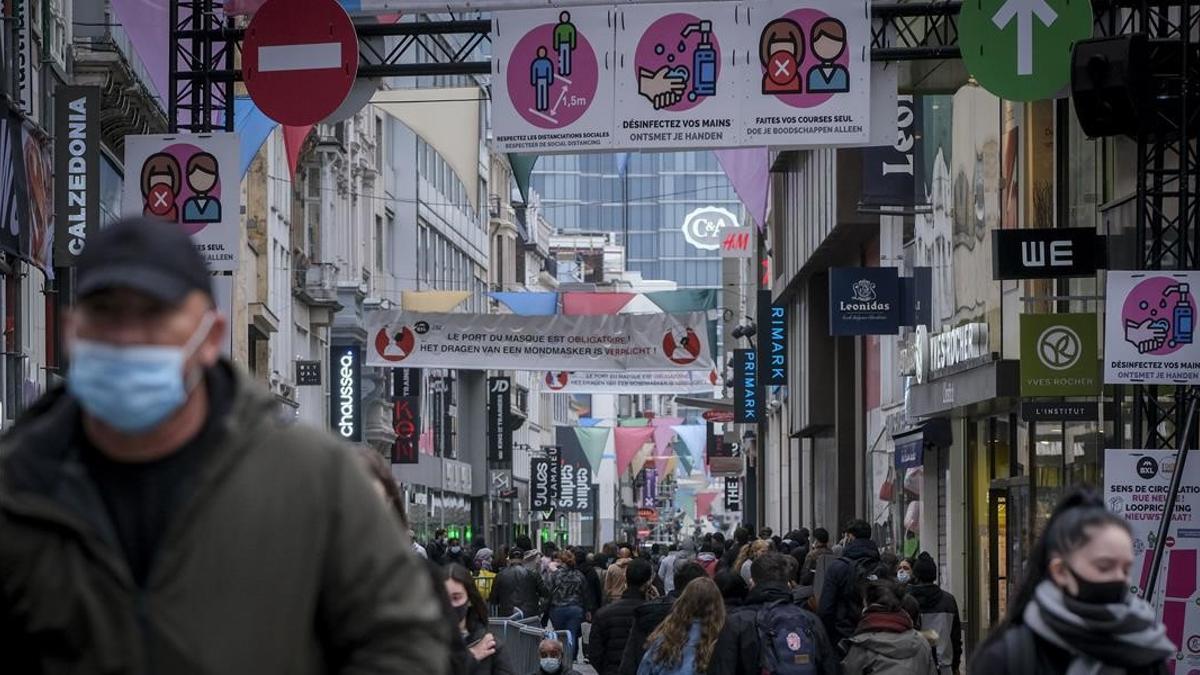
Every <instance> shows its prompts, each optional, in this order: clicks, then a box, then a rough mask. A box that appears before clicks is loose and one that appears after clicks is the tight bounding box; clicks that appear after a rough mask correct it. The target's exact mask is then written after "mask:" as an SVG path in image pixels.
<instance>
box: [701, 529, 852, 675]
mask: <svg viewBox="0 0 1200 675" xmlns="http://www.w3.org/2000/svg"><path fill="white" fill-rule="evenodd" d="M795 564H796V562H795V559H794V558H792V557H791V556H789V555H785V554H783V553H775V552H767V553H764V554H762V555H761V556H759V557H758V558H756V559H755V560H754V561H753V562H752V563H750V583H751V588H750V593H749V594H748V595H747V596H746V600H745V602H744V603H743V604H742V605H741V606H740V607H737V608H736V609H734V610H733V611H732V613H731V614H730V615H729V618H728V620H727V623H728V625H729V629H730V632H731V633H732V636H731V637H732V641H733V642H734V644H735V646H734V648H733V649H732V650H727V651H723V652H721V653H720V654H719V655H718V658H719V659H720V660H721V664H720V665H721V667H720V670H721V671H722V672H728V673H736V675H836V674H837V673H839V672H840V670H839V666H838V655H837V654H836V652H835V651H834V649H833V646H832V645H831V644H830V643H829V639H828V638H827V637H826V634H825V628H824V627H823V626H822V625H821V621H820V620H819V619H818V618H817V616H816V615H815V614H813V613H812V612H809V611H808V610H806V609H804V608H803V607H801V606H800V605H799V604H797V603H796V602H795V601H794V600H793V598H792V589H791V585H790V581H791V579H792V575H793V566H794V565H795Z"/></svg>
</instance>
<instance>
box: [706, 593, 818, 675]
mask: <svg viewBox="0 0 1200 675" xmlns="http://www.w3.org/2000/svg"><path fill="white" fill-rule="evenodd" d="M779 600H784V601H786V602H793V600H792V591H791V590H790V589H789V588H788V587H787V585H785V584H780V583H765V584H759V585H758V586H755V587H754V588H752V589H750V594H749V595H747V596H746V602H745V603H744V604H742V606H741V607H737V608H734V609H732V610H730V611H729V613H728V614H727V615H726V616H725V626H726V627H727V628H728V629H729V630H730V632H731V634H732V640H733V643H734V645H735V646H734V648H733V649H732V650H725V651H722V652H718V654H717V656H716V657H714V658H719V661H720V663H721V668H722V670H723V671H725V672H729V673H736V674H737V675H759V674H760V673H761V672H762V666H761V661H760V658H761V654H762V645H761V644H760V643H759V639H758V625H757V619H758V612H759V610H761V609H763V607H764V606H766V605H767V604H769V603H772V602H776V601H779ZM805 611H807V610H805ZM812 625H813V638H814V639H815V640H816V643H817V646H816V661H817V663H816V666H817V672H818V673H822V674H823V675H837V673H838V655H837V653H836V652H835V651H834V649H833V646H832V645H831V644H830V643H829V639H828V638H827V637H826V635H825V630H824V629H823V628H822V627H821V622H820V621H819V620H818V619H817V617H816V616H813V617H812Z"/></svg>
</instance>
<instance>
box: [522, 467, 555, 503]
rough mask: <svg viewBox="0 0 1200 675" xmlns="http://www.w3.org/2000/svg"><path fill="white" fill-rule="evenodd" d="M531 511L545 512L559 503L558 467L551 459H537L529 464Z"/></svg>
mask: <svg viewBox="0 0 1200 675" xmlns="http://www.w3.org/2000/svg"><path fill="white" fill-rule="evenodd" d="M529 483H530V484H529V510H530V511H545V510H547V509H552V508H554V504H555V502H556V501H558V466H557V462H554V461H552V460H549V459H543V458H535V459H532V460H530V464H529Z"/></svg>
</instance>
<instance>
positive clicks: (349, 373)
mask: <svg viewBox="0 0 1200 675" xmlns="http://www.w3.org/2000/svg"><path fill="white" fill-rule="evenodd" d="M329 357H330V358H329V364H330V366H329V367H330V370H331V371H332V373H331V376H330V378H329V381H330V382H332V383H333V395H332V396H330V397H329V401H330V403H329V425H330V426H331V427H333V431H334V433H336V434H337V435H338V437H340V438H343V439H345V440H347V441H350V442H352V443H358V442H360V441H362V402H361V401H360V395H359V393H360V389H359V387H360V386H361V384H360V383H361V382H362V347H360V346H358V345H334V346H332V347H330V348H329Z"/></svg>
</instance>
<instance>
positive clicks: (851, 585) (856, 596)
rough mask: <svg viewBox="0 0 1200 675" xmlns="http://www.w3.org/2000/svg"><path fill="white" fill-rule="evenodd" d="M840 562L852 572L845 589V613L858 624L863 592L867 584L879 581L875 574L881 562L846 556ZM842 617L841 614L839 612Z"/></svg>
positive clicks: (841, 557) (840, 558)
mask: <svg viewBox="0 0 1200 675" xmlns="http://www.w3.org/2000/svg"><path fill="white" fill-rule="evenodd" d="M838 560H841V561H842V562H844V563H846V566H847V567H849V571H850V573H849V575H848V576H847V578H846V587H844V588H843V591H844V592H845V593H844V595H845V599H844V601H843V602H844V603H845V605H846V610H845V613H846V615H847V616H850V617H853V620H854V621H855V622H857V621H858V616H859V615H861V614H862V610H863V606H862V594H863V591H864V590H865V589H866V587H867V584H869V583H871V582H872V581H878V580H879V576H878V575H877V574H876V573H875V571H876V569H877V568H878V566H879V561H878V560H873V559H870V558H859V559H857V560H855V559H853V558H847V557H846V556H840V557H839V558H838ZM840 616H841V613H840V612H839V617H840ZM847 637H848V636H847Z"/></svg>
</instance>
